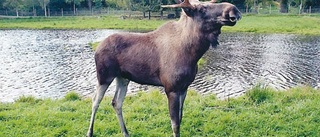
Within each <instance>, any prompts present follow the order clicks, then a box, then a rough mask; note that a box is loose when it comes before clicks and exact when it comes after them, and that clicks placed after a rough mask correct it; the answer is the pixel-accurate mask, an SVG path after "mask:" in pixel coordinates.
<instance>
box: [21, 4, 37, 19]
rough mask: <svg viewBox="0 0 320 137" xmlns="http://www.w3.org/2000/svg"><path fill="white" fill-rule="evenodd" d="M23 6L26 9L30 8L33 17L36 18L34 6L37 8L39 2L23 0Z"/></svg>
mask: <svg viewBox="0 0 320 137" xmlns="http://www.w3.org/2000/svg"><path fill="white" fill-rule="evenodd" d="M23 5H24V8H26V9H30V8H32V14H33V16H37V12H36V6H39V2H38V1H37V0H24V1H23Z"/></svg>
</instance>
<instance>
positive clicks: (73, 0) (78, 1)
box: [65, 0, 84, 15]
mask: <svg viewBox="0 0 320 137" xmlns="http://www.w3.org/2000/svg"><path fill="white" fill-rule="evenodd" d="M82 1H84V0H65V2H66V3H72V5H73V15H76V6H77V5H80V4H81V2H82Z"/></svg>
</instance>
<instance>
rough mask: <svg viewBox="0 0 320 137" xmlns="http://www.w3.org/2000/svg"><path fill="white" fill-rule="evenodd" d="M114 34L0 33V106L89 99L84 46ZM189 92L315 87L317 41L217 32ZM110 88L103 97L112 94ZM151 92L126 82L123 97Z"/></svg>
mask: <svg viewBox="0 0 320 137" xmlns="http://www.w3.org/2000/svg"><path fill="white" fill-rule="evenodd" d="M116 32H119V31H118V30H0V41H1V43H0V70H1V71H0V101H1V102H12V101H14V100H15V99H17V98H18V97H19V96H22V95H26V96H28V95H32V96H35V97H37V98H47V97H50V98H61V97H63V96H64V95H65V94H66V93H68V92H70V91H75V92H77V93H79V94H81V95H83V96H90V95H91V94H92V93H93V92H94V91H95V85H96V83H97V80H96V73H95V65H94V59H93V56H94V52H93V50H92V49H91V47H90V46H89V45H88V43H89V42H96V41H101V40H102V39H103V38H105V37H107V36H108V35H110V34H113V33H116ZM219 41H220V45H219V46H218V47H217V48H216V49H210V50H209V51H208V52H207V53H206V54H205V56H204V59H205V60H206V64H205V66H203V67H202V68H201V69H200V71H199V73H198V75H197V77H196V80H195V81H194V83H193V84H192V85H191V86H190V89H195V90H197V91H198V92H200V93H202V94H216V95H217V96H218V97H219V98H228V97H235V96H239V95H241V94H243V93H244V92H245V91H246V90H248V89H250V88H252V87H253V86H254V85H256V84H257V83H261V84H263V85H268V86H270V87H272V88H275V89H287V88H290V87H294V86H298V85H301V84H303V85H310V86H312V87H315V88H318V87H320V67H319V64H320V36H301V35H285V34H250V33H223V34H221V36H220V40H219ZM114 88H115V87H114V84H112V86H111V87H110V89H108V90H109V91H108V92H107V94H112V92H113V91H114ZM153 88H156V87H150V86H144V85H139V84H136V83H131V84H130V85H129V92H130V93H135V92H136V91H138V90H148V89H153Z"/></svg>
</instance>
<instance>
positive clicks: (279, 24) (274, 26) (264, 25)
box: [0, 15, 320, 35]
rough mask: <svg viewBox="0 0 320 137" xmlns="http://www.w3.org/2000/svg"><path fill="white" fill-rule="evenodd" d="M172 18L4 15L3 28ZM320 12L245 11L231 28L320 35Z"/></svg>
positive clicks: (119, 24)
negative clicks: (28, 16) (317, 13)
mask: <svg viewBox="0 0 320 137" xmlns="http://www.w3.org/2000/svg"><path fill="white" fill-rule="evenodd" d="M166 21H168V20H159V19H151V20H146V19H143V20H139V19H125V20H123V19H120V18H119V17H115V16H103V17H100V16H99V17H50V18H41V17H37V18H17V19H1V20H0V29H124V30H154V29H156V28H157V27H159V26H160V25H161V24H163V23H165V22H166ZM318 24H320V16H289V15H273V16H266V15H264V16H263V15H258V16H257V15H244V16H243V18H242V20H241V21H239V22H238V23H237V25H236V26H234V27H224V28H223V30H224V31H228V32H255V33H286V34H307V35H320V25H318Z"/></svg>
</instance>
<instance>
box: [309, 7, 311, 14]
mask: <svg viewBox="0 0 320 137" xmlns="http://www.w3.org/2000/svg"><path fill="white" fill-rule="evenodd" d="M309 14H310V15H311V6H309Z"/></svg>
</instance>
